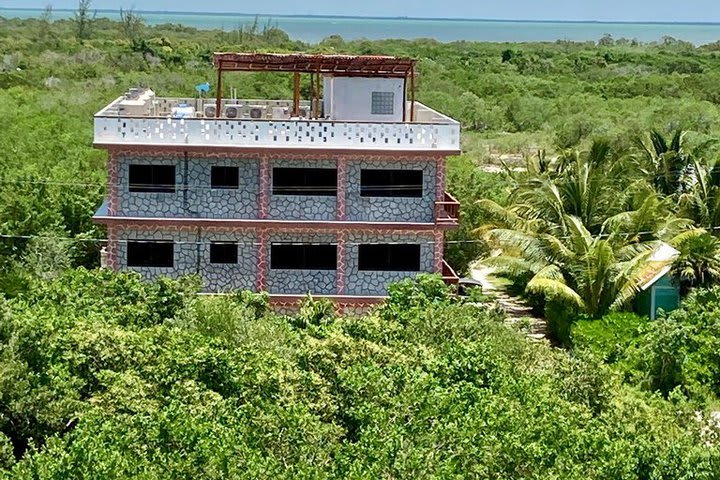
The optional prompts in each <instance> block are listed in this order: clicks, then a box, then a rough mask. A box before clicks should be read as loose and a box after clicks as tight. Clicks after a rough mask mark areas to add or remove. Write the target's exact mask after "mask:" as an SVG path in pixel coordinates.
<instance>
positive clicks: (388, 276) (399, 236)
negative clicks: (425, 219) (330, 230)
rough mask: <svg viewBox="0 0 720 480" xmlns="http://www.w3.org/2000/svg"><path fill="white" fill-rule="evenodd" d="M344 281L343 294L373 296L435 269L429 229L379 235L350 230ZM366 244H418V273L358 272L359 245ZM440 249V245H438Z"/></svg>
mask: <svg viewBox="0 0 720 480" xmlns="http://www.w3.org/2000/svg"><path fill="white" fill-rule="evenodd" d="M347 242H348V243H347V274H346V275H347V280H346V282H347V284H346V286H345V294H346V295H358V296H373V295H386V294H387V287H388V285H389V284H391V283H394V282H398V281H400V280H404V279H406V278H412V277H415V276H417V274H418V273H421V272H424V273H433V272H435V271H436V270H435V265H434V259H435V250H436V248H438V246H437V245H436V244H435V243H434V242H435V237H434V236H433V234H432V232H430V233H428V234H408V233H396V234H382V233H349V234H348V240H347ZM368 243H407V244H420V272H361V271H360V269H359V268H358V267H359V265H358V256H359V251H360V245H361V244H368ZM439 248H440V249H442V245H441V246H440V247H439Z"/></svg>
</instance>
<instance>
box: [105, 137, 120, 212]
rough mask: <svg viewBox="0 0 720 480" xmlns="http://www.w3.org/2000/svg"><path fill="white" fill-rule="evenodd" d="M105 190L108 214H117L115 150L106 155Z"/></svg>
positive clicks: (117, 173)
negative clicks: (106, 177) (106, 173)
mask: <svg viewBox="0 0 720 480" xmlns="http://www.w3.org/2000/svg"><path fill="white" fill-rule="evenodd" d="M107 182H108V183H107V191H108V215H111V216H112V215H117V213H118V207H119V205H118V202H119V188H120V185H119V182H120V178H119V171H118V159H117V155H116V154H115V152H113V151H112V150H111V151H110V152H109V156H108V180H107Z"/></svg>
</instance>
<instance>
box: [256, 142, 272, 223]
mask: <svg viewBox="0 0 720 480" xmlns="http://www.w3.org/2000/svg"><path fill="white" fill-rule="evenodd" d="M269 216H270V159H269V158H268V157H267V156H266V155H263V156H262V157H261V158H260V195H259V196H258V218H260V219H266V218H268V217H269Z"/></svg>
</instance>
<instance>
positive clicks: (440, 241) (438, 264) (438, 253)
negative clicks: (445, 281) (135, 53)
mask: <svg viewBox="0 0 720 480" xmlns="http://www.w3.org/2000/svg"><path fill="white" fill-rule="evenodd" d="M434 243H435V258H434V260H435V262H434V263H435V265H434V266H435V273H440V274H442V271H443V260H444V259H445V235H443V231H442V230H436V231H435V242H434Z"/></svg>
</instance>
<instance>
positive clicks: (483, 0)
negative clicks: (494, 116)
mask: <svg viewBox="0 0 720 480" xmlns="http://www.w3.org/2000/svg"><path fill="white" fill-rule="evenodd" d="M47 4H51V5H52V6H53V7H54V8H74V7H76V6H77V1H76V0H2V2H0V5H2V6H4V7H15V8H34V7H37V8H41V7H44V6H45V5H47ZM93 6H94V7H95V8H98V9H118V8H120V7H124V8H128V7H132V6H134V7H135V8H136V9H137V10H174V11H212V12H236V13H261V14H262V13H266V14H271V15H279V14H298V15H303V14H312V15H362V16H383V17H384V16H387V17H392V16H411V17H452V18H492V19H522V20H598V21H671V22H673V21H674V22H698V21H700V22H720V0H687V1H684V2H678V1H677V0H673V1H670V0H544V1H543V0H442V1H436V0H430V1H425V0H359V1H358V0H304V1H298V0H273V1H271V2H260V1H258V0H235V1H233V0H213V1H212V2H205V3H203V2H198V1H192V0H175V1H172V2H169V1H162V0H142V1H138V0H94V2H93Z"/></svg>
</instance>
